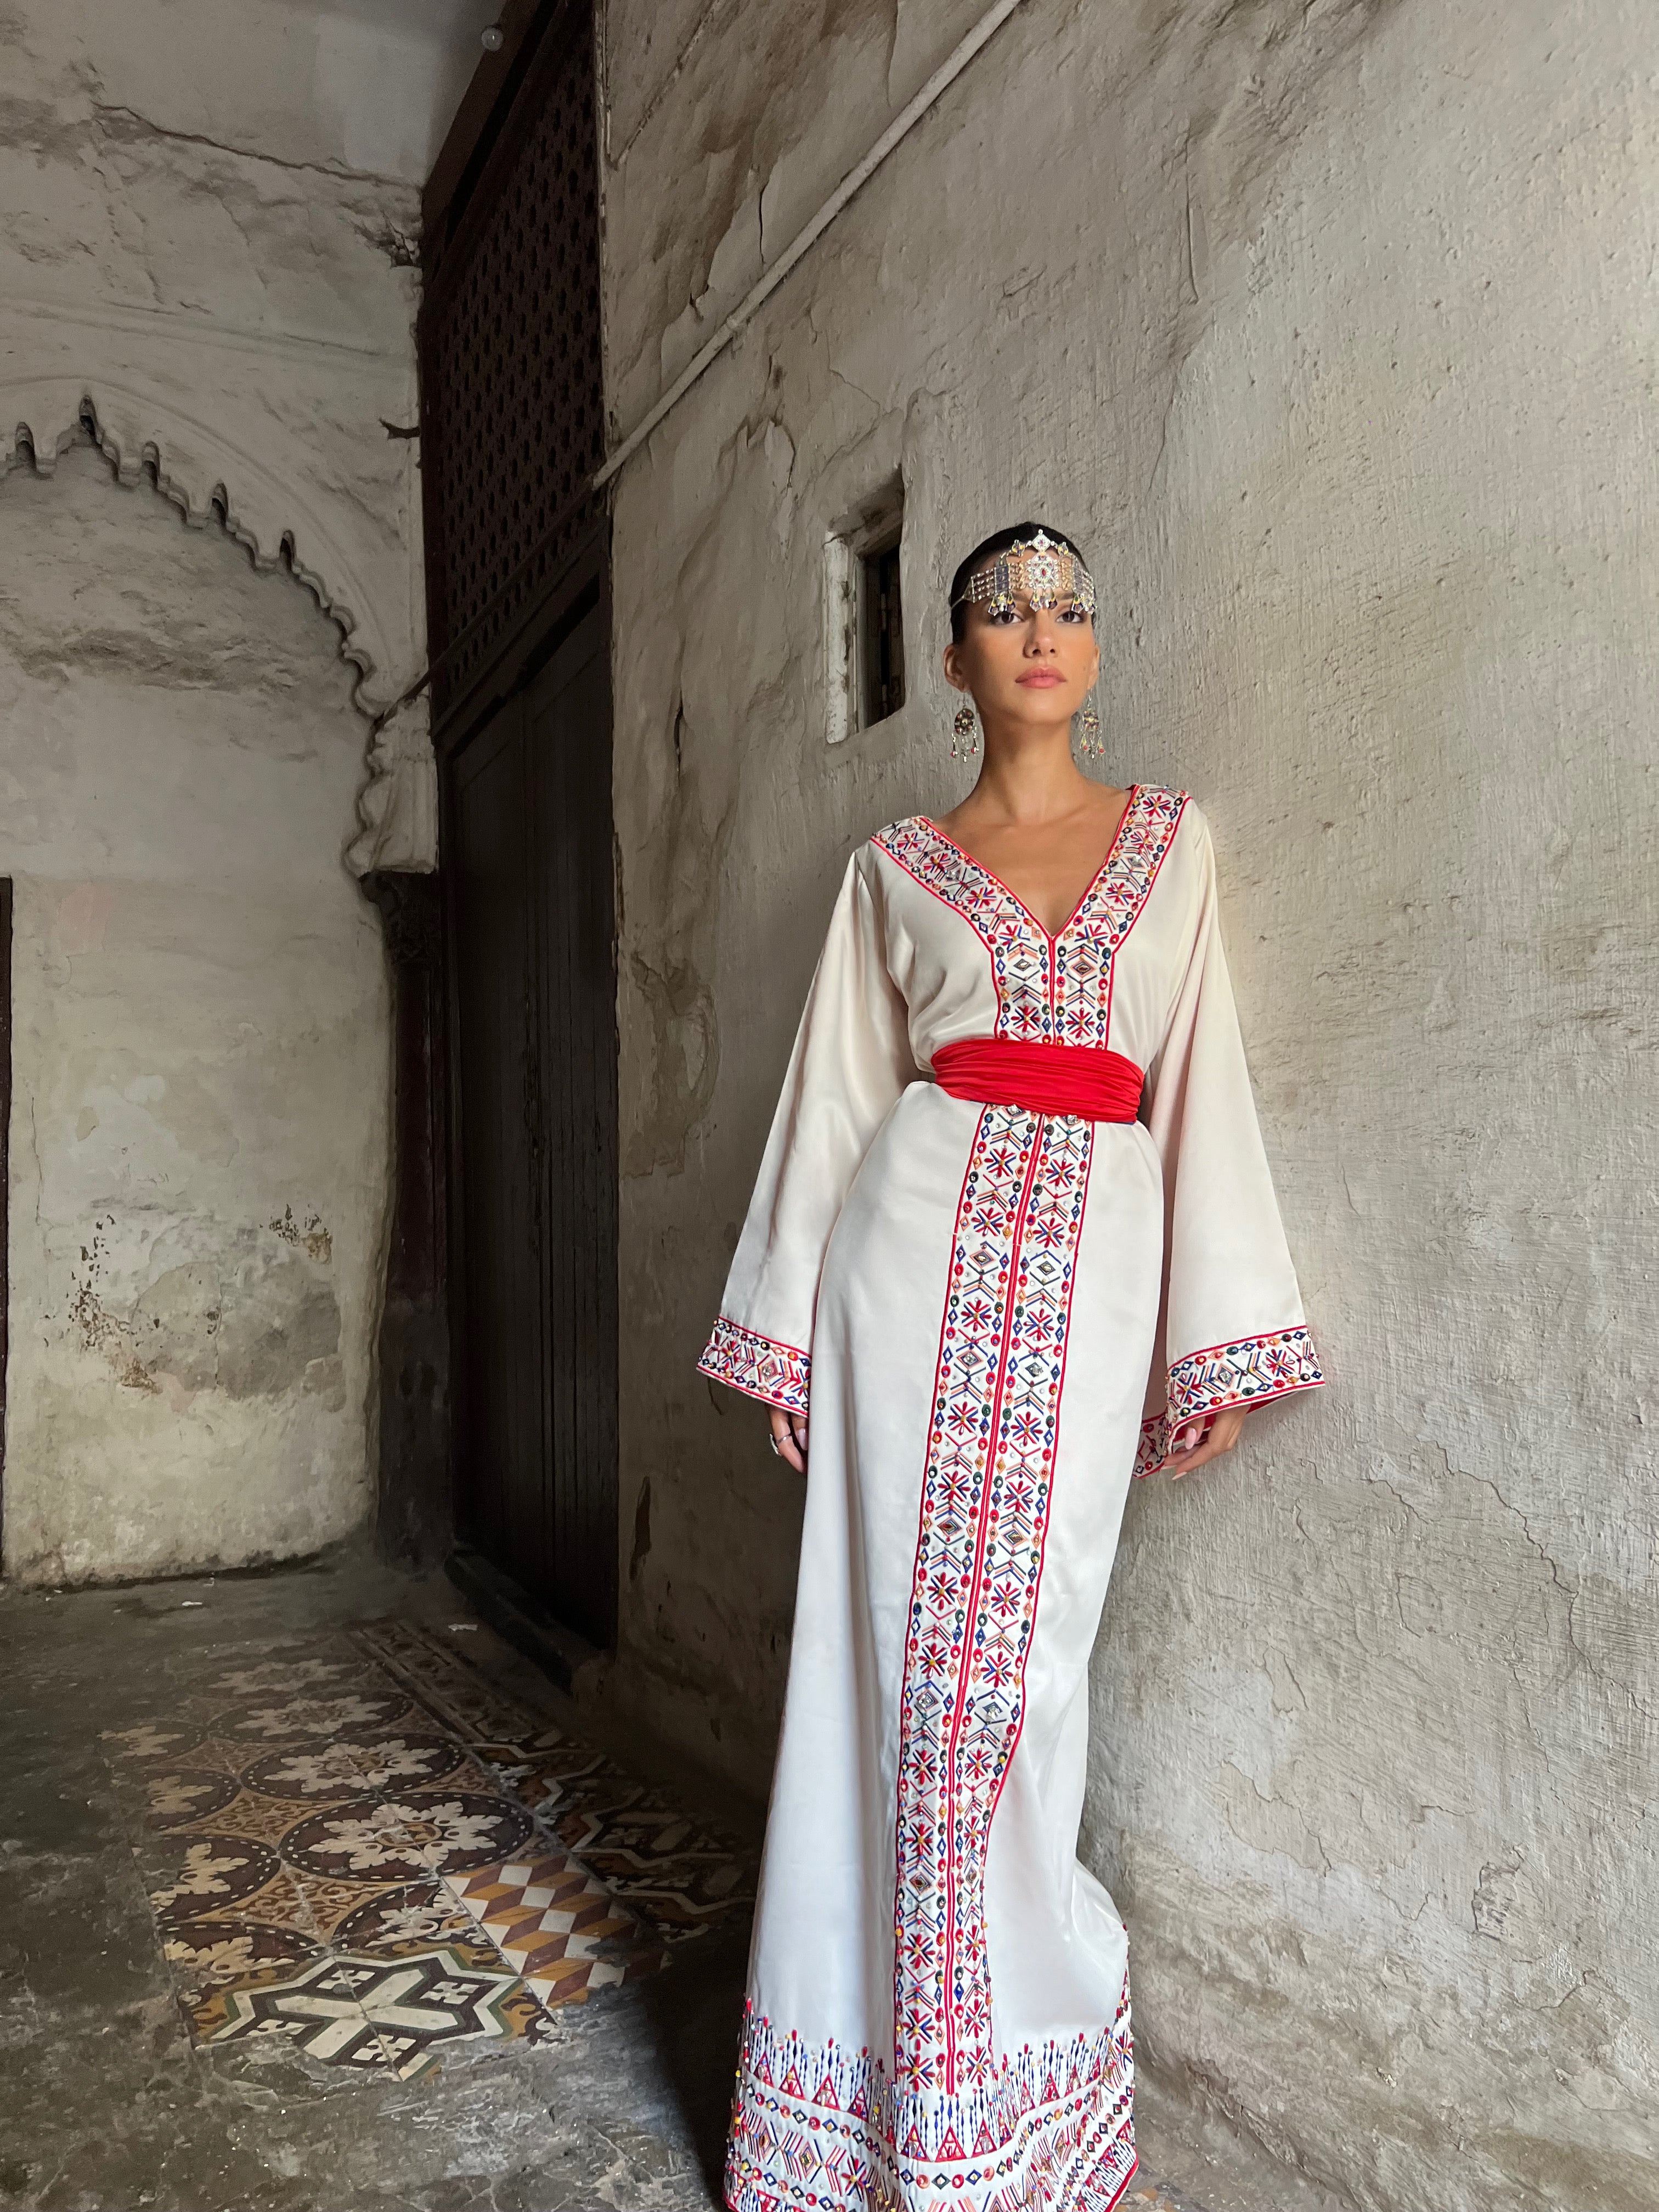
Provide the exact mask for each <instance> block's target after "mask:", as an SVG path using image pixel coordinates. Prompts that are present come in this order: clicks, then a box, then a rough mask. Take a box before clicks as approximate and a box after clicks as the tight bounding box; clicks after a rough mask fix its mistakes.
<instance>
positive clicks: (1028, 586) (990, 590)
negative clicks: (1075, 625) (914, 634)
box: [952, 530, 1095, 618]
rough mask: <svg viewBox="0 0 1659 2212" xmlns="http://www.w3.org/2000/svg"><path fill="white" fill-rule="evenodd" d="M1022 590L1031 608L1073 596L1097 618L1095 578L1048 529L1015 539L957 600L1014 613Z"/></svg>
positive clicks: (979, 571) (975, 575) (999, 612)
mask: <svg viewBox="0 0 1659 2212" xmlns="http://www.w3.org/2000/svg"><path fill="white" fill-rule="evenodd" d="M1016 594H1018V597H1019V598H1021V599H1024V601H1025V603H1026V605H1028V606H1031V607H1042V608H1045V609H1049V608H1054V607H1057V606H1059V605H1060V604H1061V602H1062V601H1064V600H1066V599H1069V600H1071V601H1072V603H1073V605H1075V606H1079V607H1083V608H1085V609H1086V610H1087V611H1088V613H1089V615H1090V617H1091V618H1092V617H1093V615H1094V611H1095V582H1094V578H1093V577H1092V576H1091V574H1089V571H1088V570H1087V569H1086V568H1085V567H1084V565H1083V563H1082V562H1081V561H1079V559H1078V557H1077V556H1076V554H1075V553H1073V551H1071V550H1070V549H1069V547H1067V546H1064V545H1057V544H1055V543H1054V539H1053V538H1050V537H1049V535H1048V532H1047V531H1046V530H1039V531H1038V532H1037V534H1036V537H1035V538H1015V540H1014V542H1013V544H1012V545H1011V546H1009V548H1008V549H1007V550H1006V552H1004V553H999V554H998V555H997V556H996V558H995V560H994V561H992V562H987V565H986V566H985V567H984V568H976V569H975V571H974V573H973V574H972V575H971V576H969V579H968V581H967V582H966V584H964V585H963V588H962V590H961V591H960V592H958V593H957V597H956V599H955V600H954V601H953V602H952V604H953V605H957V606H962V605H965V604H968V603H969V602H971V603H973V604H974V605H981V606H985V607H988V608H989V610H990V611H991V612H992V613H993V614H994V615H1002V614H1013V613H1016V612H1018V608H1017V606H1016V604H1015V599H1016Z"/></svg>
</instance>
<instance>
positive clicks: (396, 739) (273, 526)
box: [0, 377, 437, 877]
mask: <svg viewBox="0 0 1659 2212" xmlns="http://www.w3.org/2000/svg"><path fill="white" fill-rule="evenodd" d="M0 392H5V394H6V397H5V398H0V411H3V415H4V416H8V417H10V418H11V421H12V422H13V423H14V424H15V427H11V428H6V429H4V430H3V431H0V477H3V476H4V475H5V474H6V473H7V472H8V471H9V470H10V469H11V468H13V467H14V466H15V465H17V464H18V463H19V462H20V461H23V460H32V461H33V465H34V467H35V468H36V469H37V470H38V471H40V473H41V474H43V475H50V474H51V472H52V469H53V468H54V467H55V466H56V465H57V461H58V455H59V454H60V453H64V452H65V451H66V450H67V449H68V447H70V446H71V445H72V444H73V443H74V442H75V441H76V439H77V438H78V437H79V436H80V435H82V431H83V429H84V430H90V431H91V433H92V435H93V436H94V439H95V441H96V442H97V444H98V446H99V447H100V450H101V452H102V453H103V454H104V456H105V458H106V459H107V460H108V461H109V462H110V464H111V465H112V467H113V468H114V470H115V471H116V473H117V475H118V477H119V478H120V480H121V482H122V483H125V484H136V483H138V482H139V481H140V479H141V478H143V477H146V476H149V477H152V478H153V480H154V482H155V484H156V487H157V489H159V490H160V491H161V493H162V494H163V495H164V496H165V497H167V499H169V500H171V501H172V502H173V505H174V506H175V507H178V509H179V512H180V513H182V514H183V516H184V517H185V520H186V521H187V522H190V523H191V524H194V525H197V526H204V525H206V524H207V523H210V522H211V521H214V520H218V521H220V522H221V523H222V526H223V527H224V528H225V529H226V530H227V531H228V533H229V534H230V536H231V537H233V538H235V539H236V541H237V542H238V544H240V545H242V546H244V547H245V548H246V550H247V552H248V554H249V556H250V557H251V558H252V561H253V562H254V565H255V566H256V567H257V568H262V569H265V570H270V569H275V568H279V567H286V568H289V570H290V571H291V573H292V574H294V575H295V577H296V578H297V579H298V580H299V581H300V582H301V584H303V585H304V586H305V587H306V588H307V591H309V592H310V593H311V594H312V596H313V599H315V600H316V602H317V604H318V605H319V607H320V608H321V610H322V611H323V612H324V614H325V615H326V616H328V617H329V618H330V620H331V622H333V623H334V624H335V625H336V627H337V629H338V630H339V633H340V654H341V657H342V659H344V660H346V661H347V662H349V664H350V665H352V666H353V667H354V668H356V671H357V681H356V687H355V690H354V692H353V697H354V700H355V702H356V706H357V708H358V709H359V711H360V712H361V713H362V714H363V716H364V717H365V720H366V723H367V725H368V744H367V749H366V753H365V759H364V778H363V783H362V788H361V790H360V791H359V793H358V795H357V817H358V819H357V823H356V828H355V830H354V831H352V832H351V833H350V834H349V837H348V840H347V842H346V843H345V845H344V849H343V858H344V860H345V863H346V866H348V867H349V869H350V870H351V872H352V873H353V874H354V875H356V876H359V877H362V876H365V875H368V874H369V873H370V872H372V871H376V870H379V871H381V872H385V871H387V870H396V871H426V870H429V869H431V868H434V867H435V866H436V865H437V776H436V769H435V763H434V758H433V751H432V738H431V732H430V727H429V724H428V712H427V705H426V700H425V697H424V696H422V697H421V698H419V699H417V700H415V701H412V702H409V703H407V704H403V705H400V704H399V703H398V702H399V700H400V698H401V696H402V694H403V693H404V691H405V690H407V689H408V687H409V685H410V683H412V681H413V680H414V678H416V676H417V675H418V674H419V672H420V667H421V662H422V649H421V647H422V640H421V638H420V636H419V635H418V634H417V633H416V629H415V626H414V618H413V610H414V609H415V608H416V606H418V605H419V602H420V590H419V578H418V574H417V572H416V568H415V562H416V553H415V547H416V544H417V543H418V540H419V532H420V524H419V513H418V509H417V508H416V507H414V506H413V502H412V501H410V500H408V499H407V498H405V499H404V501H403V505H404V508H405V509H406V510H407V511H404V512H401V513H400V512H398V501H397V498H396V487H395V481H394V479H393V477H392V471H391V470H390V469H389V468H387V467H386V465H385V464H384V463H383V462H381V457H380V456H379V455H378V454H377V455H376V456H375V457H374V458H375V460H376V462H377V463H379V464H380V466H379V469H378V471H377V473H376V475H375V477H374V480H373V481H370V482H362V481H353V480H349V479H347V480H342V479H341V478H340V477H339V475H338V473H337V469H336V470H331V468H330V467H329V465H328V461H329V459H333V460H335V461H336V463H337V459H338V456H337V455H335V456H329V457H324V456H319V454H318V453H316V452H315V451H313V450H308V449H307V446H306V443H305V441H304V439H303V437H302V436H301V435H300V434H301V430H302V428H303V425H302V424H300V423H295V425H293V426H292V428H291V429H290V430H289V433H288V435H285V436H279V437H278V438H276V439H275V440H273V444H274V445H275V446H276V447H277V451H276V453H274V454H273V453H266V454H265V455H264V456H263V457H262V456H260V455H258V454H257V453H252V452H251V451H250V450H249V449H248V447H247V446H246V444H243V443H239V442H238V441H236V440H235V439H234V438H232V437H231V436H229V435H226V434H225V433H224V432H223V431H222V430H221V429H219V428H217V427H216V425H215V424H213V423H211V422H202V421H199V420H197V418H196V417H194V416H190V415H187V414H185V413H184V412H183V411H182V410H180V409H179V408H178V407H177V406H176V405H174V404H172V403H170V402H169V401H167V399H165V398H160V397H158V396H157V395H156V394H155V392H151V391H148V390H143V389H137V388H130V387H125V386H122V385H119V384H117V383H113V382H111V381H109V380H98V381H95V382H93V383H86V382H82V381H81V380H70V379H69V378H66V377H52V378H48V379H41V380H33V381H31V382H30V383H28V384H27V385H21V384H11V383H9V380H8V382H7V383H4V384H0ZM258 414H259V417H260V420H261V421H262V422H263V423H264V425H265V426H266V427H270V410H269V409H268V408H261V409H259V410H258ZM283 447H287V448H288V450H287V451H286V452H284V451H283V450H282V448H283Z"/></svg>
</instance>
